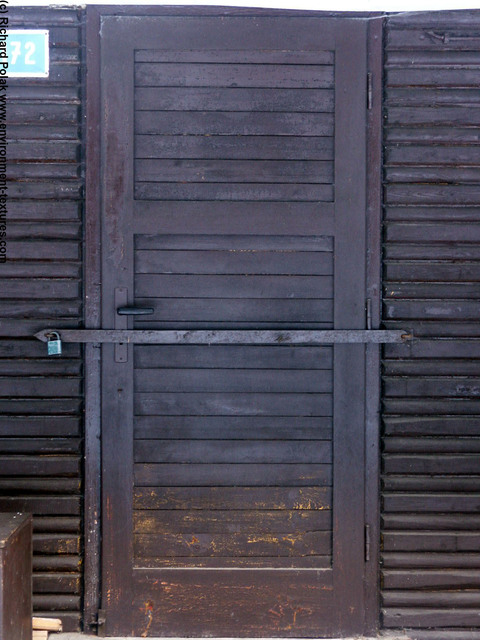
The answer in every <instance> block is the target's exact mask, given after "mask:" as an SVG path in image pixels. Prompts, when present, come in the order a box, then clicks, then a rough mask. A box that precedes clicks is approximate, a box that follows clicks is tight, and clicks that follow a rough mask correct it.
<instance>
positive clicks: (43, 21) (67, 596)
mask: <svg viewBox="0 0 480 640" xmlns="http://www.w3.org/2000/svg"><path fill="white" fill-rule="evenodd" d="M9 19H10V23H9V24H10V26H11V28H20V29H22V28H36V29H38V28H46V29H48V30H49V33H50V44H51V48H50V55H51V65H50V75H49V78H48V79H41V81H40V82H39V81H38V79H29V80H24V79H11V82H10V87H9V88H10V89H11V93H9V99H8V103H9V104H8V112H7V113H8V122H9V127H8V132H7V133H8V137H9V144H8V159H9V165H8V177H9V196H10V202H9V206H8V220H9V228H8V232H7V233H8V237H9V242H8V261H7V263H6V264H5V265H2V268H0V278H1V285H0V298H1V301H0V308H1V315H2V321H1V322H0V336H1V337H0V371H1V375H2V384H1V387H2V390H3V391H2V394H1V395H2V401H1V403H2V414H3V416H2V418H1V420H0V450H1V457H2V462H1V463H0V464H1V469H2V470H1V480H0V486H1V495H2V497H1V499H0V505H1V509H2V510H6V511H12V510H13V511H15V510H19V509H26V510H27V511H29V512H31V513H33V514H34V529H35V531H36V533H35V541H34V581H33V603H34V611H35V613H36V614H38V615H42V613H46V612H47V611H49V613H48V615H50V611H51V610H52V609H54V610H56V613H57V614H58V617H59V618H61V619H62V620H63V624H64V629H65V630H72V631H73V630H78V629H79V628H80V599H81V595H82V584H81V583H82V567H81V557H82V547H83V544H82V540H81V529H80V521H79V515H80V513H81V511H82V496H81V482H82V466H81V456H82V445H81V439H80V438H81V435H82V425H81V418H82V402H83V401H82V396H83V390H82V377H83V372H82V364H83V363H82V355H81V354H82V352H81V349H80V348H79V347H78V346H77V347H75V346H73V345H72V347H73V349H72V348H71V347H69V346H67V345H65V347H66V348H65V349H64V354H65V358H64V359H63V360H57V361H56V362H52V360H49V359H48V358H47V355H46V351H45V349H41V350H38V348H37V346H36V345H35V343H34V341H32V340H31V339H30V336H31V335H32V330H33V333H34V332H35V331H34V329H35V327H39V328H40V327H41V326H42V325H43V324H44V322H45V321H46V320H47V319H48V320H50V321H51V320H54V321H55V322H56V323H59V324H63V325H64V326H65V324H69V323H70V324H72V323H74V324H76V325H77V326H78V325H79V323H80V318H81V316H82V302H81V296H82V292H81V284H82V283H81V281H82V260H81V256H82V233H83V231H82V215H83V203H82V189H83V184H84V180H83V177H82V161H83V150H82V130H81V122H82V120H81V100H82V98H81V82H82V78H81V74H82V73H83V65H82V63H81V62H80V57H81V55H80V51H81V31H82V28H83V20H84V16H83V13H82V12H81V11H77V10H74V9H70V10H61V11H60V10H56V9H47V8H43V9H35V8H26V7H22V8H13V9H12V11H11V12H10V15H9ZM43 529H46V530H48V533H46V532H45V533H37V532H38V531H42V530H43ZM65 530H67V531H68V533H65ZM42 567H43V568H42ZM57 597H58V601H57Z"/></svg>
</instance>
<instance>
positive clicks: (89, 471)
mask: <svg viewBox="0 0 480 640" xmlns="http://www.w3.org/2000/svg"><path fill="white" fill-rule="evenodd" d="M86 14H87V26H86V65H87V73H86V121H87V122H86V128H85V130H86V192H85V235H84V238H85V246H84V279H85V280H84V282H85V299H84V321H85V327H86V328H88V329H99V328H100V327H101V306H100V294H101V236H100V214H101V189H100V187H101V178H100V174H101V158H100V88H101V87H100V12H99V11H98V9H97V8H96V7H94V6H88V7H87V10H86ZM100 355H101V350H100V345H96V344H88V345H85V356H84V357H85V479H84V491H85V511H84V514H85V515H84V535H85V564H84V576H85V578H84V604H83V620H84V623H83V628H84V631H91V630H92V629H95V628H96V627H97V623H98V620H97V616H98V610H99V608H100V607H101V602H100V584H101V569H100V563H101V415H100V414H101V412H100V401H101V394H100V372H101V370H100V364H101V361H100Z"/></svg>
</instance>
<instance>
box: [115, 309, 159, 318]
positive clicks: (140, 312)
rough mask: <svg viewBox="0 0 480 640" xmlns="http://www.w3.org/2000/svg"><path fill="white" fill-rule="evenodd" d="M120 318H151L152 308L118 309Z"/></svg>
mask: <svg viewBox="0 0 480 640" xmlns="http://www.w3.org/2000/svg"><path fill="white" fill-rule="evenodd" d="M117 313H118V315H119V316H149V315H150V314H151V313H153V309H152V307H118V309H117Z"/></svg>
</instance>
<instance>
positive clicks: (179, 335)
mask: <svg viewBox="0 0 480 640" xmlns="http://www.w3.org/2000/svg"><path fill="white" fill-rule="evenodd" d="M55 334H58V335H59V336H60V340H61V341H62V342H96V343H100V342H110V343H115V344H128V343H131V344H263V345H269V344H270V345H288V344H304V345H315V344H359V343H364V344H383V343H399V342H400V343H401V342H405V341H406V340H412V339H413V334H412V333H411V332H408V331H404V330H402V329H396V330H361V329H338V330H325V331H296V330H295V331H274V330H270V331H268V330H267V331H249V330H238V331H220V330H218V331H217V330H211V331H204V330H201V331H196V330H193V331H188V330H186V331H163V330H141V329H140V330H115V329H43V330H42V331H39V332H38V333H36V334H35V337H36V338H38V340H41V341H42V342H48V340H49V339H50V338H51V336H54V335H55Z"/></svg>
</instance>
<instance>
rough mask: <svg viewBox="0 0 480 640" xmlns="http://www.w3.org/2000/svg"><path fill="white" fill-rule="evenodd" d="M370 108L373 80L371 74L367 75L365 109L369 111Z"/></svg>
mask: <svg viewBox="0 0 480 640" xmlns="http://www.w3.org/2000/svg"><path fill="white" fill-rule="evenodd" d="M372 107H373V80H372V74H371V73H367V109H368V110H369V111H370V109H371V108H372Z"/></svg>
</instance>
